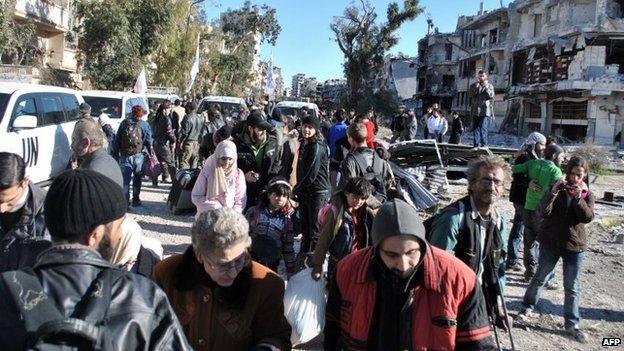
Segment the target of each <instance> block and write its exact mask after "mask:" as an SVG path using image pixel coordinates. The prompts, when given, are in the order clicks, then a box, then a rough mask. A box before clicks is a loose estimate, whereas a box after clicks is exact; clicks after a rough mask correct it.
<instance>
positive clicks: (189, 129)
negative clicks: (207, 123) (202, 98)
mask: <svg viewBox="0 0 624 351" xmlns="http://www.w3.org/2000/svg"><path fill="white" fill-rule="evenodd" d="M203 124H204V123H203V121H202V119H201V117H199V115H198V114H197V113H195V112H192V113H189V114H188V115H186V118H184V121H182V128H181V130H180V142H181V143H185V142H190V141H199V137H200V135H201V132H202V127H203Z"/></svg>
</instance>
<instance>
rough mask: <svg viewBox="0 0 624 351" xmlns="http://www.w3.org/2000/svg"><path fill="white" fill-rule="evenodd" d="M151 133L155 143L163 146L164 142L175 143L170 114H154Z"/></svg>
mask: <svg viewBox="0 0 624 351" xmlns="http://www.w3.org/2000/svg"><path fill="white" fill-rule="evenodd" d="M153 132H154V140H155V141H156V143H159V144H165V143H166V142H170V143H175V142H176V136H175V133H174V130H173V125H172V124H171V115H170V114H165V113H164V112H159V113H156V118H155V120H154V130H153Z"/></svg>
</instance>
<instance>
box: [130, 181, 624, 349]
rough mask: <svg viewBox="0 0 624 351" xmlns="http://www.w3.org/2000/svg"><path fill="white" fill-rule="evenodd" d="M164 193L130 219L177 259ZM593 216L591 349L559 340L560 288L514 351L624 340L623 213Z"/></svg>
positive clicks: (584, 297)
mask: <svg viewBox="0 0 624 351" xmlns="http://www.w3.org/2000/svg"><path fill="white" fill-rule="evenodd" d="M464 189H465V186H461V185H455V186H451V188H450V190H451V194H450V195H454V196H460V194H461V193H462V192H463V191H464ZM590 189H592V191H594V193H595V194H596V196H597V198H602V195H603V193H604V191H613V192H615V194H616V195H620V196H624V175H616V176H602V177H598V179H597V180H596V181H595V182H594V183H593V184H591V185H590ZM168 192H169V185H160V187H158V188H153V187H151V185H149V183H147V184H145V185H144V188H143V191H142V196H141V198H142V200H143V206H142V207H139V208H136V209H132V211H131V213H130V214H129V215H130V216H132V217H134V218H135V220H137V222H138V223H139V224H140V225H141V227H142V228H143V230H144V232H145V234H146V235H147V236H150V237H153V238H156V239H159V240H160V241H161V242H162V243H163V247H164V250H165V254H166V255H171V254H176V253H181V252H182V251H184V250H185V249H186V247H187V246H188V245H189V244H190V241H191V240H190V226H191V223H192V222H193V215H192V214H187V215H180V216H174V215H172V214H171V213H170V212H169V210H168V209H167V208H166V205H165V203H166V197H167V194H168ZM499 206H500V207H501V209H502V210H503V211H504V212H505V213H506V215H507V218H508V219H511V217H512V215H513V207H512V206H511V203H510V202H509V201H508V199H507V198H504V199H501V201H500V204H499ZM595 212H596V219H595V220H594V222H593V223H592V224H591V225H590V243H589V250H588V252H587V254H586V256H585V261H584V267H583V273H582V276H581V303H580V305H581V317H582V322H581V327H582V328H583V329H584V330H585V331H586V332H587V335H588V339H589V343H587V344H579V343H577V342H575V341H572V340H570V339H569V338H567V337H566V336H565V335H564V334H563V332H562V328H563V317H562V316H563V288H562V287H560V288H559V290H556V291H550V290H544V293H543V295H542V299H541V300H540V302H539V303H538V308H539V310H538V311H539V312H541V315H540V316H539V317H538V318H536V319H535V320H532V321H530V323H528V324H527V325H516V327H515V328H514V329H513V333H514V338H515V344H516V349H517V350H541V351H546V350H597V349H601V348H602V346H601V345H602V339H603V338H610V337H619V338H624V285H623V282H624V245H623V244H616V243H615V242H614V236H615V235H616V234H624V210H622V209H618V208H614V207H609V206H605V205H600V204H598V205H596V208H595ZM508 274H509V275H508V289H507V292H506V295H507V301H508V306H509V309H510V313H511V314H512V315H515V314H516V313H517V311H518V309H519V307H520V302H521V300H522V296H523V295H524V292H525V289H526V286H527V284H526V283H524V282H523V280H522V272H520V273H515V272H508ZM556 274H557V277H558V282H559V285H560V286H563V284H562V283H563V282H562V280H561V279H562V277H563V275H562V272H561V263H560V264H559V265H558V267H557V273H556ZM500 338H501V342H502V344H503V346H504V348H506V349H509V339H508V337H507V335H506V334H500ZM318 345H320V343H319V342H315V343H313V344H312V345H311V346H309V347H306V348H305V349H307V350H319V349H320V348H319V346H318ZM619 348H620V349H621V348H622V346H620V347H619ZM616 349H617V348H616Z"/></svg>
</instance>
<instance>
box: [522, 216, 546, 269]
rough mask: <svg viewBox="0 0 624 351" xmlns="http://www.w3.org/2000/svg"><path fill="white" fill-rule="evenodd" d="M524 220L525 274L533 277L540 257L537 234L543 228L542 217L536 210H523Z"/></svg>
mask: <svg viewBox="0 0 624 351" xmlns="http://www.w3.org/2000/svg"><path fill="white" fill-rule="evenodd" d="M522 221H523V222H524V258H523V261H524V269H525V271H524V276H525V277H532V276H533V275H535V272H536V271H537V259H538V257H539V243H538V242H537V240H536V239H537V236H538V235H539V232H540V231H541V230H542V221H543V219H542V217H540V216H539V215H538V214H537V212H536V211H531V210H527V209H526V208H525V209H524V210H523V211H522Z"/></svg>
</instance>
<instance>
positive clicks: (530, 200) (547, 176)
mask: <svg viewBox="0 0 624 351" xmlns="http://www.w3.org/2000/svg"><path fill="white" fill-rule="evenodd" d="M512 171H513V173H523V174H525V175H526V176H528V177H529V179H530V180H532V181H534V182H537V184H539V186H540V188H541V191H539V192H537V191H533V190H531V188H529V189H528V190H527V194H526V201H525V203H524V208H525V209H527V210H531V211H536V210H537V207H538V206H539V203H540V201H541V200H542V198H543V197H544V195H545V194H546V192H547V191H548V190H549V189H550V187H551V186H552V185H553V183H555V182H556V181H558V180H559V179H561V178H563V172H561V169H560V168H559V167H558V166H557V165H556V164H554V163H553V162H552V161H548V160H529V161H526V162H525V163H522V164H519V165H514V166H513V168H512Z"/></svg>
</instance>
